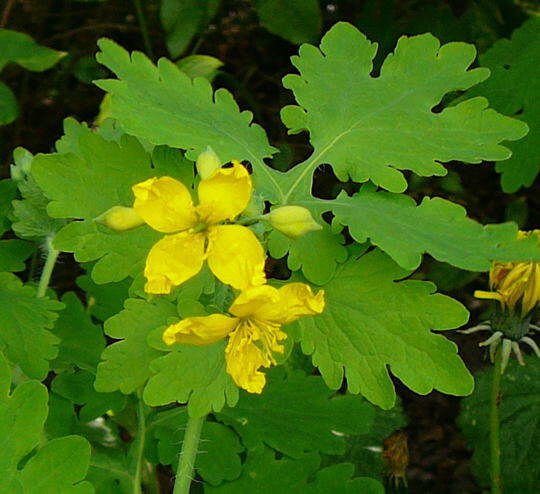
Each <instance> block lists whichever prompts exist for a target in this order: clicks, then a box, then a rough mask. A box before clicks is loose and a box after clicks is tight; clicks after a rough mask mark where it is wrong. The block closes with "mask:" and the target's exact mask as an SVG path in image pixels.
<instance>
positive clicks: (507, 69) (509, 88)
mask: <svg viewBox="0 0 540 494" xmlns="http://www.w3.org/2000/svg"><path fill="white" fill-rule="evenodd" d="M480 62H481V63H482V65H485V66H486V67H488V68H489V69H490V70H491V77H490V78H489V79H488V80H487V81H485V82H484V83H482V84H480V85H479V86H477V87H475V88H473V89H472V90H470V91H469V92H468V93H467V94H466V96H469V95H470V96H477V95H481V96H485V97H486V98H488V99H489V101H490V103H491V104H492V105H493V107H494V108H496V109H497V110H498V111H501V112H504V113H506V114H509V115H513V116H515V117H516V118H519V119H520V120H522V121H523V122H525V123H526V124H528V125H529V127H530V132H529V134H528V135H527V136H526V137H525V138H524V139H522V140H520V141H518V142H515V143H511V144H509V146H508V147H509V148H510V150H511V151H512V157H511V158H510V159H509V160H508V161H503V162H499V163H497V165H496V169H497V171H498V172H499V173H501V174H502V176H501V184H502V188H503V190H504V191H505V192H507V193H511V192H516V191H517V190H518V189H519V188H520V187H523V186H524V187H529V186H531V185H532V183H533V182H534V180H535V178H536V177H537V175H538V172H539V171H540V160H539V159H538V155H539V154H540V101H539V99H538V96H537V95H538V93H539V92H540V81H539V79H538V76H537V67H538V64H540V18H538V17H536V16H531V18H530V19H529V20H528V21H526V22H525V23H524V24H523V25H522V26H521V27H520V28H519V29H516V30H515V31H514V33H513V34H512V39H511V40H508V39H500V40H499V41H497V42H496V43H495V44H494V45H493V46H492V47H491V48H490V49H489V50H488V51H486V53H484V54H483V55H481V56H480Z"/></svg>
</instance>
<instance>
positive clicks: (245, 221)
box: [235, 214, 268, 225]
mask: <svg viewBox="0 0 540 494" xmlns="http://www.w3.org/2000/svg"><path fill="white" fill-rule="evenodd" d="M266 219H268V215H267V214H260V215H258V216H250V217H249V218H243V219H241V220H237V221H235V223H236V224H237V225H251V224H253V223H257V222H258V221H263V220H266Z"/></svg>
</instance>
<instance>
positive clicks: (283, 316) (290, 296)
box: [163, 283, 325, 393]
mask: <svg viewBox="0 0 540 494" xmlns="http://www.w3.org/2000/svg"><path fill="white" fill-rule="evenodd" d="M324 305H325V302H324V291H323V290H320V291H319V292H318V293H317V294H316V295H314V294H313V292H312V291H311V288H310V287H309V286H308V285H306V284H304V283H290V284H288V285H285V286H283V287H281V288H279V289H277V288H274V287H272V286H269V285H262V286H258V287H254V288H250V289H248V290H246V291H243V292H242V293H241V294H240V295H239V296H238V297H237V298H236V300H235V301H234V302H233V303H232V305H231V307H230V308H229V313H230V314H231V315H230V316H229V315H225V314H211V315H209V316H202V317H188V318H186V319H183V320H182V321H180V322H179V323H176V324H173V325H171V326H169V327H168V328H167V329H166V330H165V332H164V333H163V341H164V342H165V343H166V344H167V345H173V344H174V343H183V344H191V345H211V344H213V343H216V342H218V341H220V340H221V339H223V338H225V337H226V336H228V337H229V341H228V344H227V347H226V348H225V359H226V361H227V373H228V374H230V375H231V377H232V378H233V380H234V382H235V383H236V384H237V385H238V386H240V387H241V388H244V389H245V390H247V391H249V392H250V393H261V392H262V390H263V388H264V385H265V384H266V377H265V375H264V373H263V372H261V371H260V368H261V367H270V366H271V365H275V364H276V359H275V357H274V353H283V352H284V348H283V345H281V343H280V342H281V341H283V340H284V339H286V338H287V335H286V333H284V332H283V331H282V330H281V326H282V325H283V324H288V323H290V322H293V321H296V320H297V319H298V318H299V317H302V316H307V315H314V314H320V313H321V312H322V311H323V309H324Z"/></svg>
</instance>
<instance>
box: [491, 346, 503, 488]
mask: <svg viewBox="0 0 540 494" xmlns="http://www.w3.org/2000/svg"><path fill="white" fill-rule="evenodd" d="M501 363H502V351H501V348H500V347H499V349H498V350H497V353H496V354H495V365H494V367H493V380H492V382H491V401H490V417H489V446H490V459H491V494H501V493H502V479H501V437H500V410H501V377H502V374H501Z"/></svg>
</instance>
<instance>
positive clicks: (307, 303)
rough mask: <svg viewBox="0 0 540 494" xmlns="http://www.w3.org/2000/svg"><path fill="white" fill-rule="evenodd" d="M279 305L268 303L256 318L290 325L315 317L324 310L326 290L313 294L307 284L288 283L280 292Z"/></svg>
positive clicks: (258, 312)
mask: <svg viewBox="0 0 540 494" xmlns="http://www.w3.org/2000/svg"><path fill="white" fill-rule="evenodd" d="M278 295H279V300H278V301H277V303H268V304H266V305H264V306H262V307H261V308H260V309H259V310H258V311H257V313H256V317H257V318H259V319H261V320H264V321H270V322H273V323H277V324H288V323H290V322H293V321H296V320H297V319H299V318H300V317H302V316H313V315H315V314H320V313H321V312H322V311H323V310H324V306H325V301H324V290H319V291H318V292H317V294H316V295H314V294H313V292H312V290H311V287H310V286H309V285H306V284H305V283H288V284H287V285H285V286H282V287H281V288H280V289H279V290H278Z"/></svg>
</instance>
